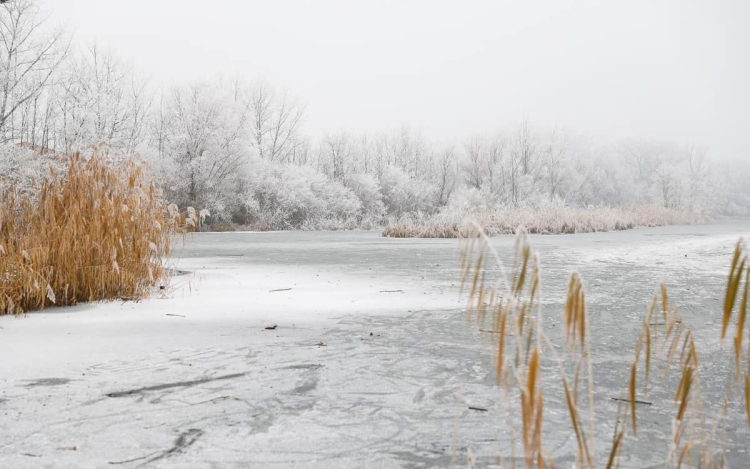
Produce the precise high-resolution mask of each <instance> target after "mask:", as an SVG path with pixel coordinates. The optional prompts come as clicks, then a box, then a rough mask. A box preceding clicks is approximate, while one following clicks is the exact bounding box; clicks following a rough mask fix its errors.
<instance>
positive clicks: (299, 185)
mask: <svg viewBox="0 0 750 469" xmlns="http://www.w3.org/2000/svg"><path fill="white" fill-rule="evenodd" d="M249 192H250V194H251V195H250V201H249V203H248V208H249V209H250V210H251V213H250V216H251V218H252V219H253V221H254V222H263V223H266V224H268V226H269V227H270V228H271V229H274V230H284V229H301V228H304V229H313V228H315V227H316V226H326V227H328V228H331V227H334V225H336V226H338V225H341V226H342V227H346V226H343V225H347V224H348V223H353V222H354V220H356V218H357V217H358V216H359V215H360V214H361V211H362V203H361V202H360V201H359V199H358V198H357V196H356V195H355V193H354V192H353V191H352V190H351V189H349V188H347V187H345V186H344V185H343V184H341V183H339V182H337V181H331V180H329V179H328V178H327V177H326V176H325V175H323V174H320V173H318V172H316V171H315V170H314V169H312V168H309V167H300V166H293V165H283V164H266V165H264V166H263V168H262V170H261V171H258V172H257V174H255V175H254V176H253V180H252V181H251V183H250V189H249Z"/></svg>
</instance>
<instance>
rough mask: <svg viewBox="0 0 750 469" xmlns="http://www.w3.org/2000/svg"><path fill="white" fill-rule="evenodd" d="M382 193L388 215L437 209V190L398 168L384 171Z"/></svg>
mask: <svg viewBox="0 0 750 469" xmlns="http://www.w3.org/2000/svg"><path fill="white" fill-rule="evenodd" d="M380 192H381V193H382V194H383V200H384V202H385V206H386V208H387V209H388V213H389V214H392V215H396V216H400V215H403V214H406V213H418V212H430V211H432V210H434V209H435V198H436V196H435V188H434V187H433V186H432V185H430V184H429V183H427V182H425V181H422V180H419V179H414V178H412V177H410V176H409V174H407V173H406V172H404V171H403V170H402V169H400V168H398V167H396V166H388V167H387V168H386V169H385V170H384V171H383V175H382V176H381V178H380Z"/></svg>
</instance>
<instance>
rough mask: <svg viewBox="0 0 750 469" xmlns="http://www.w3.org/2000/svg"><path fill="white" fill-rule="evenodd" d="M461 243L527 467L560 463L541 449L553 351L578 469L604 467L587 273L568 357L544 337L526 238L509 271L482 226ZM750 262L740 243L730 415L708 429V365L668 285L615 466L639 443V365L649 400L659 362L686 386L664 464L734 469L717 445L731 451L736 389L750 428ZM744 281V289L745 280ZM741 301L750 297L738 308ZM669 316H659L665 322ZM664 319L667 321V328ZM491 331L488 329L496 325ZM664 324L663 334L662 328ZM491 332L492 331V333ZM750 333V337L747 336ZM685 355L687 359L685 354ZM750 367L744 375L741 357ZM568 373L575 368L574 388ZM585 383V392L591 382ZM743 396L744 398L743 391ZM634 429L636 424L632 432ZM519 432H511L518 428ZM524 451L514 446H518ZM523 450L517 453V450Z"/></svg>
mask: <svg viewBox="0 0 750 469" xmlns="http://www.w3.org/2000/svg"><path fill="white" fill-rule="evenodd" d="M470 228H471V229H473V231H471V229H468V228H467V229H466V230H465V232H462V235H463V236H464V237H465V238H467V239H466V240H465V241H464V245H463V249H462V250H461V256H460V260H461V272H462V275H461V292H462V294H463V293H464V292H466V291H468V304H467V322H474V323H475V325H476V326H477V328H478V329H479V330H480V331H481V332H482V333H490V334H492V337H496V338H497V339H496V340H493V341H492V343H493V348H492V352H493V358H494V360H495V372H496V378H497V384H498V386H502V387H503V389H504V390H505V393H506V394H505V395H506V399H509V398H510V397H509V396H510V393H509V389H515V391H516V392H517V395H519V396H520V404H521V408H520V420H521V422H522V427H523V428H522V430H523V431H522V436H523V439H522V442H523V447H524V455H525V458H524V462H525V466H526V467H527V468H531V467H545V465H547V466H552V465H553V464H554V461H553V460H552V457H551V455H549V453H547V452H546V451H545V450H544V448H543V446H542V433H543V432H542V425H543V412H542V402H543V400H542V396H543V389H542V385H541V377H540V370H541V368H540V362H541V357H542V346H543V345H544V344H546V345H547V348H546V349H544V351H548V352H550V353H551V354H552V356H553V357H554V360H555V361H556V362H557V364H558V368H559V371H560V376H559V379H560V382H561V384H562V390H563V393H564V399H565V402H566V404H567V408H568V412H569V415H570V422H571V431H572V433H573V435H574V436H575V440H576V445H577V453H576V467H581V468H584V467H585V468H594V467H597V464H596V455H595V454H594V437H595V435H594V398H593V396H594V386H595V382H594V378H593V365H592V361H591V356H590V343H591V340H592V338H591V337H590V333H589V317H588V312H587V306H586V296H585V289H584V285H583V280H582V279H581V277H580V275H578V274H577V273H574V274H572V275H571V278H570V282H569V284H568V291H567V299H566V303H565V308H564V311H563V312H562V322H563V326H564V340H565V346H566V347H565V350H566V353H565V354H564V355H563V356H559V355H558V354H557V352H556V349H555V347H554V346H553V345H552V343H551V341H550V340H549V338H548V337H547V336H546V335H545V334H544V332H543V330H542V328H541V323H542V319H543V317H542V308H541V300H540V295H541V289H540V274H539V260H538V257H537V256H536V255H535V254H534V253H533V251H532V250H531V246H530V244H529V241H528V237H527V234H526V233H527V232H526V230H525V229H523V228H519V229H518V234H517V235H516V248H515V252H516V253H515V256H514V260H513V267H512V269H511V271H510V272H507V271H506V270H505V268H504V266H503V262H502V261H501V260H500V258H499V256H498V254H497V251H496V250H495V249H494V248H493V247H492V245H491V243H490V242H489V237H488V236H487V234H486V233H485V232H484V231H483V229H482V228H481V226H480V225H479V224H476V223H475V224H473V225H471V226H470ZM492 261H494V263H495V264H497V266H499V268H500V272H501V275H500V276H499V278H497V279H496V280H494V281H488V280H487V272H488V271H489V267H490V263H491V262H492ZM748 264H750V260H749V259H748V253H747V250H746V248H745V245H744V243H743V242H742V241H740V242H738V244H737V247H736V249H735V254H734V256H733V259H732V263H731V269H730V274H729V278H728V282H727V292H726V298H725V302H724V316H723V321H722V338H723V337H724V336H725V335H726V333H727V331H728V329H729V324H730V322H731V318H732V315H733V313H734V311H735V310H737V313H738V314H737V328H736V333H735V338H734V358H735V360H734V362H735V371H736V372H735V373H734V381H735V384H736V386H732V383H730V386H728V387H727V392H726V396H725V399H724V401H723V403H722V405H721V411H720V412H719V415H718V416H715V418H714V422H715V423H714V424H713V427H712V428H707V427H706V421H707V419H706V415H705V411H704V406H703V400H702V397H701V390H700V367H699V360H698V353H697V349H696V345H695V342H694V340H693V334H692V332H691V331H690V330H689V329H688V328H687V327H686V325H685V321H684V320H683V318H682V316H681V315H680V314H679V312H678V311H677V310H676V309H674V308H672V306H671V304H670V301H669V295H668V292H667V287H666V285H665V284H663V283H662V284H661V285H660V287H659V288H658V289H657V293H656V294H655V295H654V296H653V298H652V300H651V302H650V303H649V307H648V308H647V310H646V314H645V317H644V320H643V324H642V326H641V330H640V334H639V336H638V339H637V342H636V347H635V357H634V360H633V362H632V364H631V369H630V380H629V382H628V399H627V405H625V406H623V405H621V406H620V407H619V408H618V415H617V420H616V424H615V428H614V434H613V437H612V443H611V447H610V451H609V454H608V455H607V456H606V461H607V463H606V467H607V468H612V467H619V464H620V459H621V456H622V454H623V451H624V447H623V442H624V436H625V433H626V431H627V427H628V426H629V427H630V430H631V432H632V434H633V436H636V435H637V428H638V426H637V415H636V403H637V399H636V397H637V392H638V388H639V386H638V377H639V367H641V366H642V373H641V374H640V375H641V376H642V380H643V382H642V387H643V392H644V393H645V394H646V395H648V385H649V380H650V378H651V376H652V375H653V371H654V370H653V368H654V358H660V360H659V361H658V363H659V364H660V365H661V366H663V367H664V372H663V374H662V380H664V379H666V377H667V376H669V374H670V370H671V368H672V365H676V368H677V374H678V376H679V381H678V385H677V388H676V390H675V392H674V402H675V408H676V413H675V415H674V418H673V424H672V428H673V431H672V437H671V440H670V445H669V449H668V453H667V455H666V457H665V462H666V467H678V468H679V467H681V466H682V465H683V464H690V465H691V466H692V465H697V466H698V467H709V468H719V467H725V466H726V460H725V458H724V457H723V450H722V451H719V452H718V460H717V459H716V458H717V451H716V448H715V445H716V444H717V443H721V445H722V449H723V448H724V445H725V434H726V411H727V410H726V409H727V406H728V403H729V400H730V399H731V397H732V390H736V389H737V388H738V387H739V386H741V385H744V393H743V394H744V396H743V397H744V399H743V400H744V404H745V408H746V409H747V419H748V425H750V353H747V352H746V351H745V350H744V349H743V340H744V337H745V335H744V328H745V327H746V322H747V319H746V317H747V309H748V306H749V305H750V303H749V302H750V294H749V291H750V267H748ZM743 278H744V288H742V281H743ZM737 298H741V299H740V302H739V306H738V307H737V308H735V306H736V302H737ZM659 315H660V316H661V318H659V317H658V316H659ZM659 320H661V321H662V323H661V324H659ZM488 323H489V324H488ZM659 325H663V326H664V329H663V333H662V336H661V337H660V336H659V328H658V327H657V326H659ZM489 326H491V328H489ZM748 335H750V334H748ZM678 350H679V354H678ZM743 356H746V359H747V364H746V366H745V367H744V370H743V369H742V365H741V361H742V357H743ZM566 369H567V370H570V369H572V370H573V376H572V381H571V380H569V379H568V375H567V373H566ZM582 383H583V384H582ZM581 387H585V388H586V391H587V392H586V395H587V401H588V417H589V425H588V428H585V425H584V419H583V416H582V412H581V407H580V406H579V394H581V392H580V390H579V388H581ZM737 392H738V391H737ZM721 422H723V423H724V425H725V427H724V431H723V433H722V436H721V437H719V436H718V435H717V432H718V426H719V424H720V423H721ZM628 423H629V425H628ZM510 425H511V432H512V431H513V429H512V422H510ZM514 445H515V442H514ZM513 451H515V450H513Z"/></svg>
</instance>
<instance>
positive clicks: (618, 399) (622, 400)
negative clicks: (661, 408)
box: [610, 397, 654, 405]
mask: <svg viewBox="0 0 750 469" xmlns="http://www.w3.org/2000/svg"><path fill="white" fill-rule="evenodd" d="M610 399H612V400H613V401H618V402H630V399H622V398H620V397H610ZM635 403H636V404H643V405H654V404H653V402H648V401H639V400H637V399H636V401H635Z"/></svg>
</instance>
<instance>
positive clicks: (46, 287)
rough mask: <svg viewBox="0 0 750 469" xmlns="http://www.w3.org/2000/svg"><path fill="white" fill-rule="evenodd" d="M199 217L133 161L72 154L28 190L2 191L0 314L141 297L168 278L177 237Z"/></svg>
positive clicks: (139, 164)
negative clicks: (168, 197)
mask: <svg viewBox="0 0 750 469" xmlns="http://www.w3.org/2000/svg"><path fill="white" fill-rule="evenodd" d="M198 223H200V216H199V214H198V213H196V212H195V210H193V209H189V210H188V212H187V213H184V214H181V213H179V211H178V210H177V207H175V206H174V205H169V206H168V205H167V203H166V201H165V200H164V198H163V196H162V193H161V191H160V190H158V189H157V188H155V187H154V185H153V184H152V182H151V179H150V177H149V174H148V170H147V168H146V167H145V166H144V165H143V164H141V163H139V162H138V161H136V160H134V159H130V160H128V161H126V162H124V163H123V164H121V165H119V166H117V167H111V166H108V165H107V164H106V163H105V162H104V161H103V159H101V158H98V157H97V156H94V157H92V158H91V159H89V160H88V161H84V160H83V159H82V158H81V157H80V156H79V155H76V156H74V157H71V158H70V161H69V167H68V169H67V172H65V173H62V174H60V173H55V172H53V171H50V174H49V176H48V177H47V178H46V179H45V180H43V181H41V182H40V183H38V184H37V185H36V186H35V188H34V190H33V191H32V193H31V194H21V193H20V192H19V191H18V190H17V189H15V188H6V190H5V191H4V193H3V194H2V196H1V197H0V315H2V314H21V313H24V312H26V311H30V310H36V309H43V308H45V307H48V306H50V305H74V304H77V303H79V302H83V301H97V300H111V299H116V298H122V299H137V298H142V297H144V296H146V295H147V294H148V293H149V291H150V290H151V289H152V288H153V287H155V286H158V285H160V284H163V283H164V282H166V280H167V272H166V269H165V259H166V258H167V257H168V256H169V253H170V245H171V243H172V242H173V241H174V237H175V235H177V234H178V233H180V232H184V229H185V227H190V226H193V227H194V226H196V225H197V224H198Z"/></svg>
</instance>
